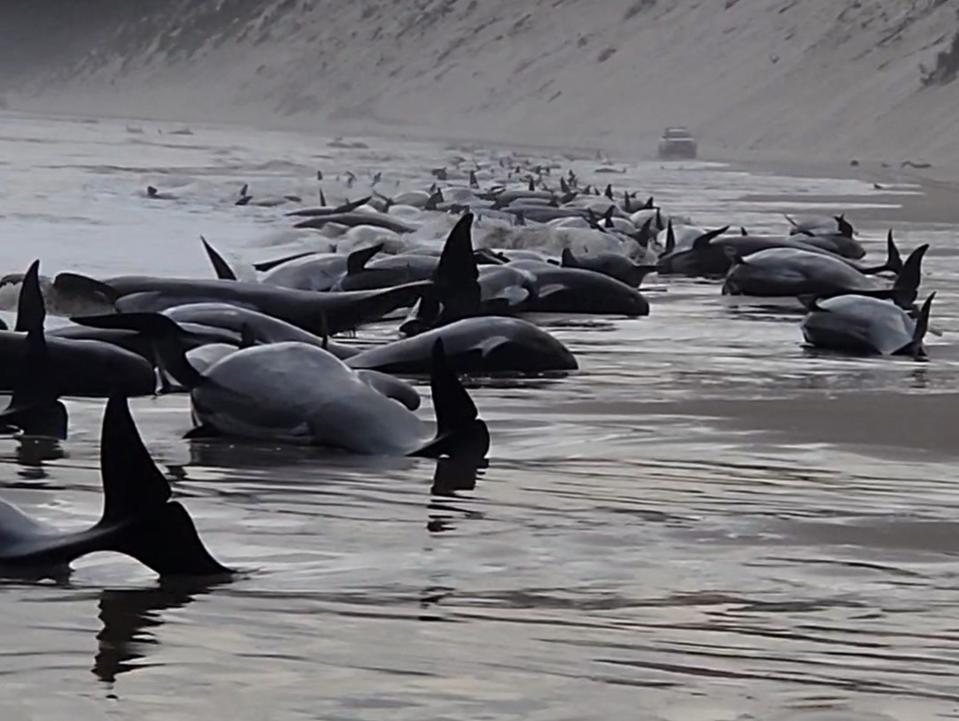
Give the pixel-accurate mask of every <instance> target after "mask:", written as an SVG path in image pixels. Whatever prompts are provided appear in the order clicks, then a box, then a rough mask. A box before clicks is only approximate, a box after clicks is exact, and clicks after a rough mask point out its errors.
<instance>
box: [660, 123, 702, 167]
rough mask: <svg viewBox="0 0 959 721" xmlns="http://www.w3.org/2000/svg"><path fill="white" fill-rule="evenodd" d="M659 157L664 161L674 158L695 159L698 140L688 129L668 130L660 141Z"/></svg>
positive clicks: (676, 128)
mask: <svg viewBox="0 0 959 721" xmlns="http://www.w3.org/2000/svg"><path fill="white" fill-rule="evenodd" d="M659 157H660V158H661V159H663V160H671V159H674V158H695V157H696V139H695V138H694V137H693V136H692V133H690V132H689V129H688V128H684V127H682V126H676V127H672V128H666V130H665V131H664V132H663V137H662V138H660V139H659Z"/></svg>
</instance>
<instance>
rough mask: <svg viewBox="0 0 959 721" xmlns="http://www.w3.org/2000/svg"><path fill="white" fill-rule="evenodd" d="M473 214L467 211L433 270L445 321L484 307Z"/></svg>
mask: <svg viewBox="0 0 959 721" xmlns="http://www.w3.org/2000/svg"><path fill="white" fill-rule="evenodd" d="M472 226H473V214H472V213H464V214H463V217H461V218H460V219H459V220H458V221H457V223H456V225H455V226H453V229H452V230H451V231H450V234H449V236H447V238H446V243H445V244H444V245H443V252H442V253H441V254H440V260H439V263H437V265H436V270H435V271H434V272H433V284H434V287H435V289H436V297H437V299H438V300H439V302H440V303H441V304H442V306H443V316H444V320H457V319H459V318H465V317H467V316H470V315H473V314H475V313H476V312H478V310H479V307H480V296H481V294H480V286H479V269H478V268H477V267H476V258H475V256H474V255H473V237H472V231H471V228H472Z"/></svg>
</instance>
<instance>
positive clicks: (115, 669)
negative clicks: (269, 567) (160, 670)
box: [92, 579, 227, 682]
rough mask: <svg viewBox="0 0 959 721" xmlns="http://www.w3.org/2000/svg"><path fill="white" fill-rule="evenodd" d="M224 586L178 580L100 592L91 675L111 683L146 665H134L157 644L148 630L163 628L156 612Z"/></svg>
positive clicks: (191, 580)
mask: <svg viewBox="0 0 959 721" xmlns="http://www.w3.org/2000/svg"><path fill="white" fill-rule="evenodd" d="M224 583H227V581H225V580H222V579H218V580H217V581H215V582H211V581H204V580H202V579H189V580H188V579H182V580H177V581H161V582H160V585H159V586H158V587H156V588H136V589H119V590H109V589H108V590H104V591H103V592H102V594H101V595H100V603H99V608H100V614H99V616H100V620H101V621H102V622H103V628H102V630H101V631H100V632H99V633H98V634H97V641H99V648H98V649H97V653H96V655H95V656H94V658H93V669H92V671H93V673H94V674H96V675H97V677H98V678H99V679H100V680H101V681H106V682H113V681H115V680H116V677H117V676H118V675H120V674H121V673H126V672H127V671H132V670H134V669H137V668H143V667H145V666H148V665H150V664H142V663H136V662H137V661H138V660H139V659H142V658H144V657H145V656H146V655H147V654H148V653H149V647H150V646H154V645H156V644H157V643H159V642H158V641H157V639H156V637H155V636H154V634H153V633H151V632H150V630H149V629H153V628H156V627H158V626H162V625H163V619H162V618H161V617H160V615H159V612H160V611H166V610H169V609H174V608H183V607H184V606H187V605H189V604H190V603H192V602H193V601H194V600H195V599H196V597H197V596H203V595H206V594H208V593H210V592H211V591H212V590H213V588H215V587H216V586H218V585H222V584H224Z"/></svg>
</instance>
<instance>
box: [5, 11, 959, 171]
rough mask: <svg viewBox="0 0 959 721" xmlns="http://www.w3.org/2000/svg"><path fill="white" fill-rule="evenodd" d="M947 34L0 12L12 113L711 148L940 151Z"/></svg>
mask: <svg viewBox="0 0 959 721" xmlns="http://www.w3.org/2000/svg"><path fill="white" fill-rule="evenodd" d="M957 32H959V18H957V15H956V8H955V6H954V5H953V4H952V3H949V2H941V1H937V0H869V2H859V1H856V0H840V1H839V2H791V1H787V0H732V1H730V0H717V1H716V2H694V1H692V0H677V1H676V2H665V1H664V0H659V1H657V0H604V1H603V2H594V1H593V0H564V1H563V2H519V3H517V2H512V1H508V0H491V1H489V2H485V1H484V2H468V1H466V0H463V1H458V2H453V1H450V0H432V1H427V0H420V1H418V2H383V1H376V0H369V1H364V2H356V3H344V2H329V1H327V2H313V1H309V0H299V1H298V0H282V1H280V0H277V1H266V0H224V1H222V2H204V3H196V2H189V1H186V0H173V1H171V2H167V3H128V2H119V1H112V2H111V1H110V0H89V1H87V2H78V3H61V2H49V1H45V0H38V1H36V2H29V3H25V2H24V3H8V4H7V6H6V7H5V8H4V22H3V24H2V27H0V59H2V61H0V67H3V68H4V69H5V72H4V74H3V76H2V77H0V90H3V91H5V93H6V95H7V97H8V103H9V104H10V105H11V106H12V107H14V108H21V109H33V110H52V111H66V112H77V113H90V112H96V113H110V114H116V115H121V116H140V117H149V118H158V119H171V120H185V121H198V120H209V121H221V122H238V123H245V124H251V123H252V124H261V125H270V126H288V127H299V128H306V129H311V130H315V129H317V128H323V129H339V130H349V131H350V132H353V133H356V132H358V131H359V130H363V131H364V132H376V133H380V134H383V133H385V134H391V135H393V134H396V135H410V136H414V137H421V138H434V139H435V138H457V139H484V140H500V141H515V142H525V143H531V142H532V143H538V144H572V145H590V146H593V145H595V146H599V147H605V148H608V149H617V150H621V151H623V152H626V153H629V154H631V155H634V154H636V153H642V152H643V151H644V150H645V149H646V148H648V147H650V146H651V144H652V143H654V142H655V139H656V137H657V136H658V134H659V133H660V132H661V129H662V127H664V126H666V125H670V124H677V123H680V124H685V125H688V126H689V127H690V128H692V129H693V131H694V132H695V133H696V134H697V135H698V136H700V137H701V138H702V139H703V141H704V143H705V147H708V148H709V149H710V151H711V152H712V153H713V154H714V155H715V156H724V157H730V156H733V155H736V154H740V153H745V152H747V151H750V152H751V151H759V152H761V153H763V154H765V155H775V156H777V157H789V156H794V157H800V158H803V159H810V158H815V159H819V160H823V159H828V160H835V159H836V154H837V153H839V154H841V155H842V157H846V158H848V159H852V158H860V157H868V158H875V159H885V160H887V161H889V162H901V161H902V160H913V161H925V162H931V161H933V160H935V161H937V162H938V163H943V162H954V161H955V160H956V159H957V158H959V149H957V147H959V146H957V145H956V143H954V142H953V137H952V136H953V134H952V132H951V129H952V125H953V123H954V118H955V117H956V114H957V112H959V94H957V93H956V91H955V87H956V86H955V85H952V84H951V81H952V80H953V79H954V77H955V70H956V67H957V64H956V62H957V56H955V55H950V50H951V47H952V41H953V38H954V37H955V36H956V33H957ZM940 52H943V53H946V55H948V56H949V57H947V58H944V59H939V53H940ZM937 68H938V70H937ZM927 76H929V77H931V78H932V80H931V82H928V83H926V84H924V82H923V79H924V78H925V77H927Z"/></svg>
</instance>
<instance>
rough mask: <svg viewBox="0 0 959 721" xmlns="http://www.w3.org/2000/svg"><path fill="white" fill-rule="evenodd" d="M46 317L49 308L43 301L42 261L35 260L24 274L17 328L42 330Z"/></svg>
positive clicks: (18, 302)
mask: <svg viewBox="0 0 959 721" xmlns="http://www.w3.org/2000/svg"><path fill="white" fill-rule="evenodd" d="M46 317H47V309H46V306H45V305H44V303H43V293H42V292H41V291H40V261H39V260H35V261H33V262H32V263H31V264H30V267H29V268H28V269H27V272H26V273H25V274H24V276H23V281H22V283H21V286H20V297H19V299H18V301H17V324H16V327H15V330H18V331H31V330H35V329H40V330H41V331H42V330H43V322H44V321H45V320H46Z"/></svg>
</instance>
